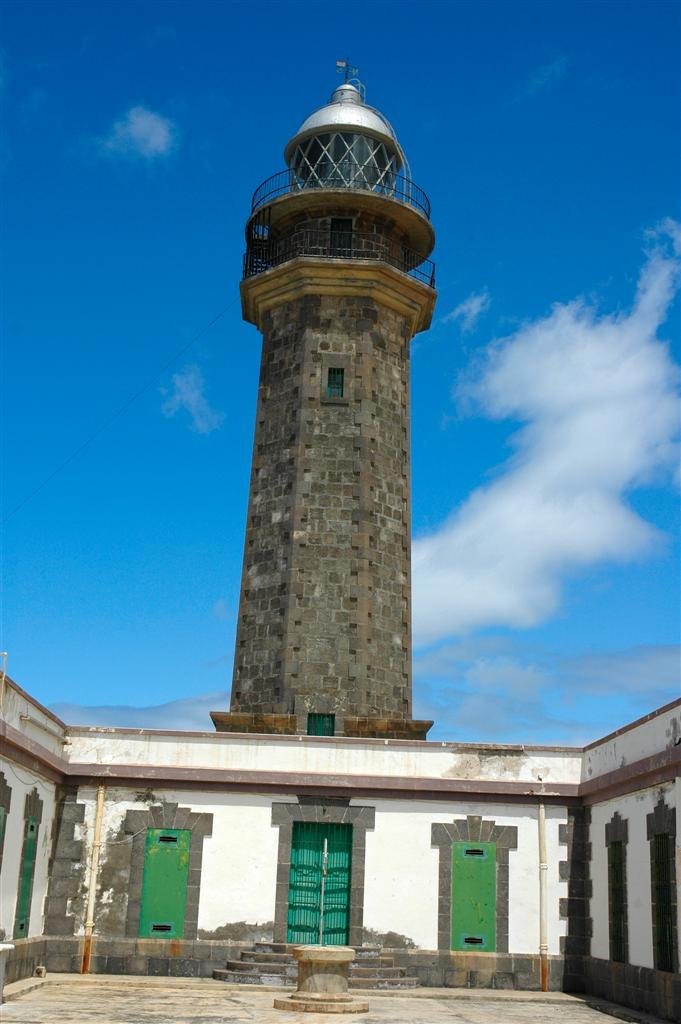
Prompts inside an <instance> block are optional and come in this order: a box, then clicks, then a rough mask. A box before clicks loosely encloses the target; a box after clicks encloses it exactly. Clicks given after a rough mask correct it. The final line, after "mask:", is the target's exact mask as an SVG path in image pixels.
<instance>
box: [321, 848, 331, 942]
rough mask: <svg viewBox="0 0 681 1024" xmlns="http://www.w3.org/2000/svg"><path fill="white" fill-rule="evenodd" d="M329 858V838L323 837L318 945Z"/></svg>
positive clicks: (322, 934) (322, 935)
mask: <svg viewBox="0 0 681 1024" xmlns="http://www.w3.org/2000/svg"><path fill="white" fill-rule="evenodd" d="M328 859H329V840H328V839H327V838H326V837H325V838H324V850H323V852H322V890H321V894H320V903H319V945H320V946H322V945H323V944H324V943H323V941H322V940H323V939H324V890H325V888H326V865H327V862H328Z"/></svg>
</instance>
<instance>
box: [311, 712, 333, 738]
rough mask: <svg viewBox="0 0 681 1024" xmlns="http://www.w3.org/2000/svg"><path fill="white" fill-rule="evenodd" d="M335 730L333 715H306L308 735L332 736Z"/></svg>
mask: <svg viewBox="0 0 681 1024" xmlns="http://www.w3.org/2000/svg"><path fill="white" fill-rule="evenodd" d="M335 732H336V716H335V715H308V716H307V735H308V736H333V735H335Z"/></svg>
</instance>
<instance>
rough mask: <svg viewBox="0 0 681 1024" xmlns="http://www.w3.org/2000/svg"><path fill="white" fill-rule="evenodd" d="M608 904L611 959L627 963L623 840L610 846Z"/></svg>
mask: <svg viewBox="0 0 681 1024" xmlns="http://www.w3.org/2000/svg"><path fill="white" fill-rule="evenodd" d="M608 904H609V912H610V959H611V960H614V961H615V962H616V963H620V964H623V963H626V962H627V879H626V850H625V846H624V843H623V842H622V841H621V840H616V841H614V842H611V843H610V845H609V846H608Z"/></svg>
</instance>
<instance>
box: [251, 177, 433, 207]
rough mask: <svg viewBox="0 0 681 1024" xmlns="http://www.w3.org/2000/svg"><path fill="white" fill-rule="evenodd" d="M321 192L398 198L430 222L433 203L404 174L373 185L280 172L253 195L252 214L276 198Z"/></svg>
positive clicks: (356, 179)
mask: <svg viewBox="0 0 681 1024" xmlns="http://www.w3.org/2000/svg"><path fill="white" fill-rule="evenodd" d="M320 189H348V190H349V191H351V192H373V193H374V194H375V195H380V196H386V197H387V198H388V199H395V200H397V202H398V203H405V204H406V205H407V206H413V208H414V209H415V210H418V211H419V213H422V214H424V216H425V217H427V218H428V219H430V202H429V200H428V196H427V195H426V193H425V192H424V191H423V189H421V188H419V187H418V185H415V184H414V182H413V181H412V180H411V178H405V176H404V175H403V174H390V175H389V176H387V177H386V178H384V179H383V180H382V181H380V182H378V183H376V184H373V185H372V184H371V182H370V181H367V180H366V178H363V177H357V176H356V177H354V178H352V179H351V180H347V179H346V178H344V177H343V176H342V175H341V174H332V175H329V176H328V177H325V178H319V177H317V176H314V177H310V178H301V177H299V176H298V175H297V174H295V172H294V171H291V170H288V171H280V172H279V174H273V175H272V177H271V178H267V180H266V181H263V183H262V185H259V186H258V188H257V189H256V190H255V192H254V193H253V200H252V203H251V214H253V213H255V211H256V210H259V209H260V207H261V206H265V205H266V204H267V203H271V202H272V200H273V199H279V197H280V196H287V195H293V194H295V193H297V192H304V191H308V190H309V191H312V190H315V191H319V190H320Z"/></svg>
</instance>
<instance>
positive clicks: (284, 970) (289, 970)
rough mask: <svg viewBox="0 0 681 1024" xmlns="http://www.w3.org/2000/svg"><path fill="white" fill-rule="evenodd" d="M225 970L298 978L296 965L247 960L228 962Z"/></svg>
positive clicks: (294, 963)
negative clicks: (256, 962) (257, 962)
mask: <svg viewBox="0 0 681 1024" xmlns="http://www.w3.org/2000/svg"><path fill="white" fill-rule="evenodd" d="M227 970H228V971H236V972H238V973H240V974H285V975H286V976H287V977H289V978H297V977H298V964H297V963H296V962H295V960H294V961H292V962H291V963H259V964H254V963H250V962H249V961H247V960H228V961H227Z"/></svg>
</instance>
